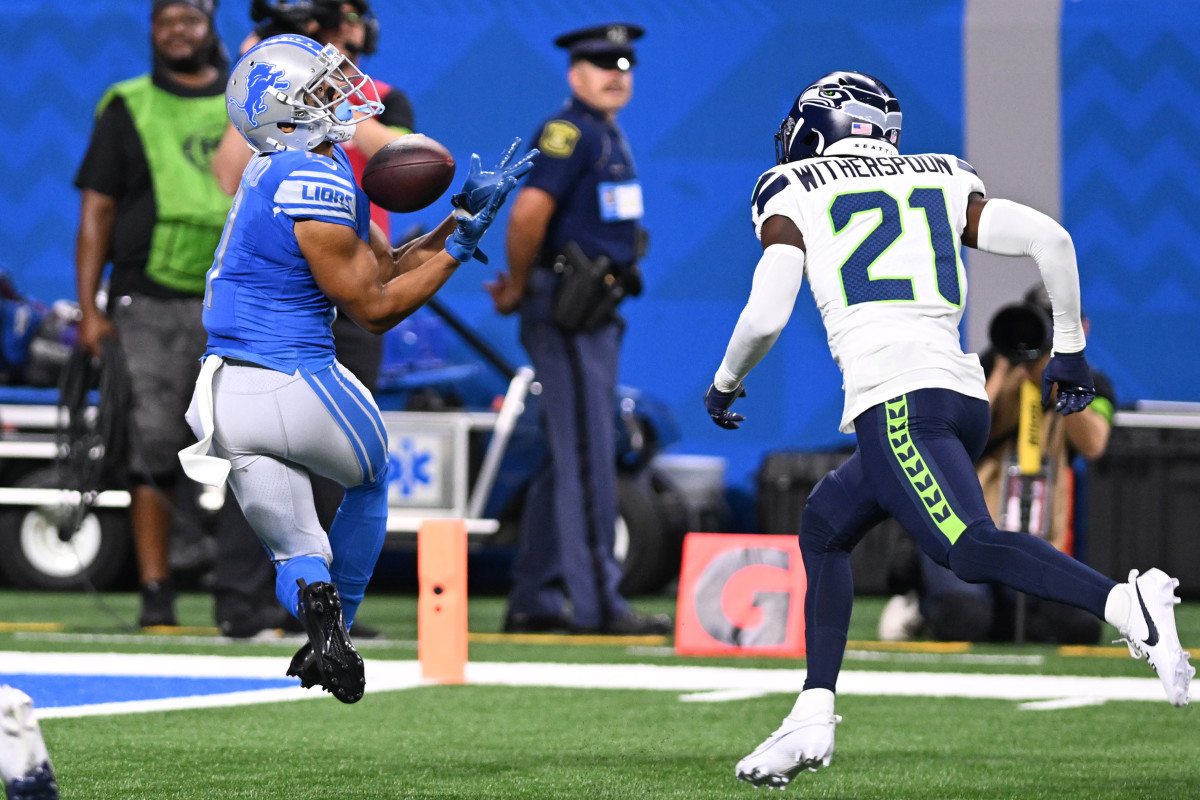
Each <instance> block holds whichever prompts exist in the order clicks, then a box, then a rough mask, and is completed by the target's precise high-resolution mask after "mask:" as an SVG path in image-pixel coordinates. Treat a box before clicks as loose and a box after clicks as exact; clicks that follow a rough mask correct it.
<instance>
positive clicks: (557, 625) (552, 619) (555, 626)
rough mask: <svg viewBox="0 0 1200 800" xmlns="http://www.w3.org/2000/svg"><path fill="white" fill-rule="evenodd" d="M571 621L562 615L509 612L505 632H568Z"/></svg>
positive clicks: (505, 618)
mask: <svg viewBox="0 0 1200 800" xmlns="http://www.w3.org/2000/svg"><path fill="white" fill-rule="evenodd" d="M570 629H571V621H570V620H569V619H567V618H566V617H564V616H562V615H555V614H551V615H549V616H541V615H538V614H521V613H519V612H518V613H513V612H511V611H510V612H509V613H508V614H506V615H505V616H504V628H503V629H502V630H503V632H504V633H566V632H567V631H569V630H570Z"/></svg>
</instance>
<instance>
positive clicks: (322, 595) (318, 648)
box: [288, 578, 367, 703]
mask: <svg viewBox="0 0 1200 800" xmlns="http://www.w3.org/2000/svg"><path fill="white" fill-rule="evenodd" d="M296 583H298V584H299V585H300V604H299V607H298V609H297V610H298V611H299V614H298V616H299V617H300V621H301V622H303V623H304V631H305V633H307V634H308V644H307V645H305V647H307V648H308V649H309V652H308V654H305V652H304V651H305V647H301V648H300V650H299V652H297V653H296V655H295V656H293V657H292V663H291V665H290V666H289V667H288V674H289V675H295V676H297V677H299V678H300V683H301V685H302V686H305V687H306V688H307V687H309V686H316V685H317V684H318V683H319V684H320V685H321V687H322V688H323V689H325V691H327V692H329V693H330V694H332V695H333V696H334V697H336V698H337V699H338V700H341V701H342V702H343V703H357V702H358V701H359V700H361V699H362V696H363V689H364V688H365V687H366V683H367V681H366V676H365V674H364V671H363V660H362V656H360V655H359V654H358V651H357V650H355V649H354V643H353V642H352V641H350V634H349V632H348V631H347V630H346V621H345V619H343V617H342V600H341V598H340V597H338V593H337V587H335V586H334V585H333V584H332V583H329V582H328V581H318V582H316V583H311V584H306V583H305V582H304V579H303V578H300V579H298V580H297V581H296ZM310 661H311V663H310ZM313 665H315V667H316V669H315V671H314V669H313Z"/></svg>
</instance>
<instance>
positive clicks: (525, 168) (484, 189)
mask: <svg viewBox="0 0 1200 800" xmlns="http://www.w3.org/2000/svg"><path fill="white" fill-rule="evenodd" d="M520 146H521V137H519V136H518V137H517V138H516V139H513V143H512V144H511V145H510V146H509V148H508V152H506V153H505V154H504V156H503V157H502V158H501V159H500V163H498V164H496V168H495V169H494V170H492V171H490V172H489V171H485V170H484V168H483V162H482V161H480V159H479V155H478V154H476V153H472V154H471V169H470V170H468V171H467V179H466V181H464V182H463V185H462V190H460V191H459V192H458V194H455V195H453V196H452V197H451V198H450V203H451V204H452V205H453V206H454V207H455V208H463V209H466V210H467V211H468V212H470V213H472V214H478V213H479V212H480V211H482V210H483V209H484V208H487V204H488V202H489V201H490V200H491V196H492V192H494V191H495V187H496V186H497V185H498V184H499V183H501V182H502V181H503V180H504V179H505V178H514V179H516V180H520V179H521V178H523V177H524V176H525V173H527V172H529V170H531V169H533V160H534V159H535V158H537V156H538V149H537V148H536V147H535V148H533V149H531V150H530V151H529V152H528V153H526V154H525V155H524V156H523V157H522V158H521V160H519V161H517V162H516V163H514V164H509V163H508V162H509V161H511V160H512V157H513V155H514V154H515V153H516V152H517V148H518V147H520Z"/></svg>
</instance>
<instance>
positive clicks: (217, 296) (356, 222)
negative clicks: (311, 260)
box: [204, 145, 371, 374]
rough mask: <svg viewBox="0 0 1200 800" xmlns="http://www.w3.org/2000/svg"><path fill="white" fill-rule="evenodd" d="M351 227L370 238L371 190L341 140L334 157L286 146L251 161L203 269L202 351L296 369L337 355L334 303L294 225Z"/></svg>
mask: <svg viewBox="0 0 1200 800" xmlns="http://www.w3.org/2000/svg"><path fill="white" fill-rule="evenodd" d="M306 219H311V220H319V221H321V222H329V223H333V224H335V225H347V226H349V227H351V228H353V229H354V230H355V232H356V233H357V234H358V236H359V237H360V238H361V239H362V240H363V241H369V237H370V225H371V212H370V204H369V202H368V201H367V196H366V195H365V194H364V193H363V191H362V189H360V188H359V187H358V183H357V182H356V181H355V180H354V174H353V172H352V171H351V168H350V162H349V159H347V157H346V153H345V152H344V151H343V150H342V148H341V147H340V146H336V145H335V146H334V148H333V155H332V157H326V156H320V155H316V154H314V153H308V152H300V151H296V150H285V151H282V152H278V153H270V154H267V155H260V156H257V157H255V158H252V159H251V160H250V163H249V165H247V167H246V171H245V172H244V173H243V174H242V182H241V186H240V187H239V188H238V192H237V196H236V197H235V198H234V200H233V208H231V209H230V211H229V217H228V219H227V220H226V222H225V232H224V234H223V235H222V236H221V243H220V245H218V247H217V251H216V256H215V258H214V259H213V265H212V267H211V268H209V270H208V278H207V289H206V291H205V298H204V327H205V329H206V330H207V331H208V350H207V353H215V354H217V355H220V356H229V357H234V358H241V359H245V360H247V361H253V362H255V363H256V364H262V365H263V366H267V367H271V368H273V369H277V370H280V371H282V372H287V373H289V374H290V373H292V372H295V371H296V368H297V367H298V366H300V365H304V366H305V367H306V368H307V369H308V370H310V371H316V370H318V369H323V368H325V367H328V366H329V365H330V364H332V363H333V361H334V348H333V333H332V332H331V330H330V325H331V324H332V323H333V319H334V315H335V313H336V312H335V309H334V306H333V303H332V302H331V301H330V300H329V298H328V297H326V296H325V293H324V292H322V291H321V289H320V287H319V286H317V282H316V280H314V279H313V275H312V272H311V271H310V270H309V267H308V262H307V261H305V259H304V255H303V254H302V253H301V252H300V245H299V243H298V242H297V241H296V233H295V229H294V224H295V223H296V221H297V220H306Z"/></svg>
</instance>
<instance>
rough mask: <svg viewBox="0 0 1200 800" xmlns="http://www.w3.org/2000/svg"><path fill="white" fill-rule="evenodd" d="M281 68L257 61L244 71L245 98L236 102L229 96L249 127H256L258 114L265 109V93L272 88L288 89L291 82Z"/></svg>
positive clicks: (231, 103) (231, 102)
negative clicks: (286, 79) (248, 69)
mask: <svg viewBox="0 0 1200 800" xmlns="http://www.w3.org/2000/svg"><path fill="white" fill-rule="evenodd" d="M283 75H284V72H283V69H282V68H281V67H277V66H275V65H274V64H268V63H266V62H265V61H259V62H258V63H257V64H254V65H253V66H251V67H250V71H249V72H247V73H246V99H245V100H243V101H242V102H240V103H239V102H238V101H237V100H235V99H234V98H233V97H230V98H229V103H230V105H232V106H234V107H236V108H239V109H241V111H242V113H243V114H245V115H246V121H247V122H249V123H250V127H252V128H257V127H258V115H259V114H262V113H263V112H264V111H266V110H267V100H266V97H265V95H266V93H267V92H268V91H270V90H272V89H278V90H280V91H282V90H283V89H288V88H290V87H291V83H289V82H288V81H285V80H284V79H283Z"/></svg>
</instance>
